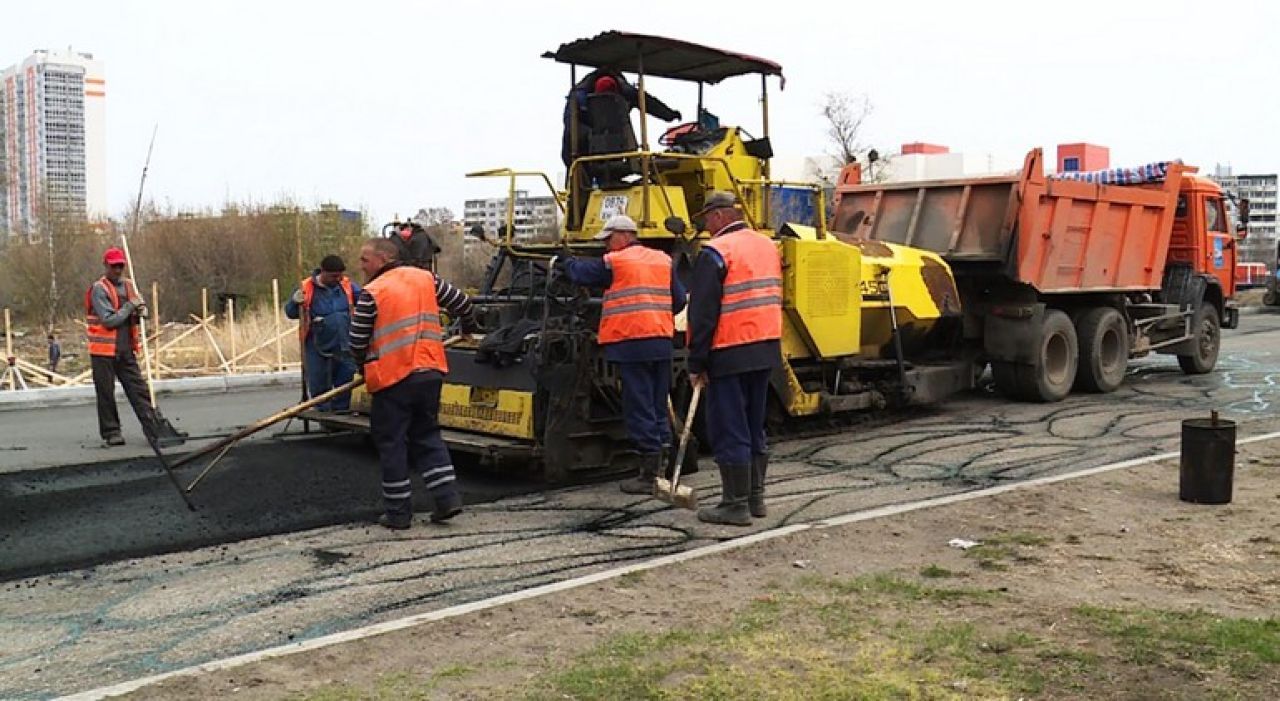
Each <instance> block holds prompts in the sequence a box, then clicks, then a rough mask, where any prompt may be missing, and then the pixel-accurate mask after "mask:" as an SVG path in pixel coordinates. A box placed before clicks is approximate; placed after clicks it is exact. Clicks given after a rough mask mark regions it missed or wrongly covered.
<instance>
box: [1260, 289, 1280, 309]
mask: <svg viewBox="0 0 1280 701" xmlns="http://www.w3.org/2000/svg"><path fill="white" fill-rule="evenodd" d="M1262 303H1263V305H1265V306H1268V307H1280V296H1278V295H1276V291H1275V290H1272V289H1268V290H1267V291H1266V292H1264V293H1262Z"/></svg>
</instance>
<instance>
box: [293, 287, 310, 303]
mask: <svg viewBox="0 0 1280 701" xmlns="http://www.w3.org/2000/svg"><path fill="white" fill-rule="evenodd" d="M289 299H290V300H291V301H292V302H293V303H294V304H302V303H303V302H305V301H307V296H306V295H304V294H303V293H302V288H301V287H299V288H298V289H296V290H294V291H293V296H292V297H290V298H289Z"/></svg>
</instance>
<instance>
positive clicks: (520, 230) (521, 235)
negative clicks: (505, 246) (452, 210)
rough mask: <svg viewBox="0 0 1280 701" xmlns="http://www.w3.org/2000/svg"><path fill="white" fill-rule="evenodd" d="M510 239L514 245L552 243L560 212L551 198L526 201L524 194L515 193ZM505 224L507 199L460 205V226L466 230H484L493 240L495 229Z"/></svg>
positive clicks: (530, 198)
mask: <svg viewBox="0 0 1280 701" xmlns="http://www.w3.org/2000/svg"><path fill="white" fill-rule="evenodd" d="M514 215H515V216H514V227H513V228H514V231H512V238H513V239H515V240H517V241H534V240H547V241H550V240H553V239H554V238H555V235H556V233H557V231H558V229H559V225H560V209H559V207H558V206H557V205H556V200H555V198H554V197H552V196H550V195H548V196H546V197H530V196H529V193H528V192H526V191H524V190H517V191H516V202H515V212H514ZM506 221H507V198H505V197H494V198H489V199H483V200H467V201H466V202H465V203H464V205H463V210H462V222H463V226H464V227H466V228H467V229H470V228H471V227H473V226H475V225H477V224H478V225H480V226H481V227H483V228H484V230H485V233H486V234H488V235H489V236H490V237H496V236H497V235H498V233H499V227H500V226H502V225H504V224H505V223H506Z"/></svg>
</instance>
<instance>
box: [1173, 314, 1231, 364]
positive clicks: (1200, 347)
mask: <svg viewBox="0 0 1280 701" xmlns="http://www.w3.org/2000/svg"><path fill="white" fill-rule="evenodd" d="M1191 331H1192V333H1194V334H1195V338H1194V343H1193V346H1194V348H1195V352H1194V353H1191V354H1190V355H1180V356H1178V365H1179V366H1180V367H1181V368H1182V371H1183V372H1185V373H1187V374H1188V375H1203V374H1205V373H1206V372H1211V371H1212V370H1213V367H1214V366H1215V365H1217V364H1218V348H1219V346H1220V345H1221V344H1222V329H1221V322H1220V321H1219V319H1218V309H1217V308H1216V307H1214V306H1213V305H1212V304H1210V303H1208V302H1205V303H1203V304H1201V305H1200V309H1198V310H1196V314H1195V316H1194V317H1192V318H1191Z"/></svg>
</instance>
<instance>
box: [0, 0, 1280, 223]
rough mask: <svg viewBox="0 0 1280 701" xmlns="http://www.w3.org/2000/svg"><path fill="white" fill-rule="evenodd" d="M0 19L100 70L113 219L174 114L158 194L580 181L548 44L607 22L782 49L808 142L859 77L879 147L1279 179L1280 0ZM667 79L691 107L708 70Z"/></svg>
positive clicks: (215, 5) (787, 140)
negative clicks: (1089, 154)
mask: <svg viewBox="0 0 1280 701" xmlns="http://www.w3.org/2000/svg"><path fill="white" fill-rule="evenodd" d="M642 11H643V12H642ZM0 19H2V20H3V21H2V22H0V67H3V66H7V65H10V64H12V63H17V62H19V61H21V60H22V59H24V58H25V57H26V56H27V55H29V54H30V53H31V51H32V50H34V49H42V48H49V49H53V48H65V47H68V46H70V47H72V48H74V49H75V50H77V51H86V52H91V53H93V54H95V56H96V57H97V58H99V59H101V60H103V61H104V62H105V67H106V81H107V85H106V92H107V97H106V100H107V187H108V201H109V205H110V208H111V211H112V213H113V214H117V215H118V214H120V213H123V212H125V211H127V210H128V209H129V208H130V206H131V202H132V200H133V198H134V197H136V195H137V187H138V177H139V175H140V173H141V169H142V164H143V161H144V158H145V156H146V150H147V141H148V139H149V137H150V135H151V130H152V127H153V125H158V133H157V137H156V146H155V154H154V156H153V158H152V163H151V169H150V172H149V174H148V181H147V193H146V194H147V197H148V198H149V199H153V200H155V201H156V202H157V203H158V204H160V205H161V206H170V207H173V208H175V209H202V208H206V207H213V208H217V207H219V206H220V205H221V204H222V203H224V202H226V201H228V200H230V201H236V202H246V201H252V202H264V203H269V202H275V201H277V200H280V199H282V198H289V199H292V200H293V201H297V202H300V203H303V204H306V205H313V204H318V203H321V202H336V203H338V204H340V205H342V206H344V207H347V208H364V209H366V210H367V211H369V213H370V214H371V216H372V217H373V221H375V222H378V221H385V220H388V219H389V218H391V217H392V216H394V215H397V214H399V215H406V216H407V215H410V214H412V213H414V212H416V211H417V210H418V209H419V208H421V207H432V206H446V207H449V208H451V209H452V210H453V211H454V212H455V213H456V214H458V215H459V216H460V215H461V212H462V203H463V200H464V199H466V198H469V197H487V196H494V195H499V194H501V193H502V192H504V191H505V187H506V185H505V182H498V181H494V180H478V179H468V178H466V177H465V174H466V173H467V172H470V171H476V170H483V169H488V168H496V167H503V166H509V167H512V168H519V169H528V170H543V171H546V172H547V173H548V174H550V175H551V176H552V178H553V179H554V178H555V177H556V175H557V173H562V172H563V166H561V164H560V160H559V152H560V151H559V150H560V132H561V111H562V109H563V105H564V95H565V92H566V91H567V89H568V84H569V71H568V68H567V67H566V66H562V65H560V64H556V63H554V62H552V61H549V60H546V59H542V58H540V57H539V56H540V54H541V53H542V52H544V51H547V50H552V49H555V48H556V47H557V46H558V45H560V44H561V43H565V42H568V41H571V40H573V39H576V38H580V37H586V36H592V35H594V34H596V33H598V32H601V31H606V30H610V29H618V30H624V31H633V32H642V33H651V34H661V35H666V36H672V37H676V38H680V39H684V40H688V41H693V42H697V43H701V44H707V45H710V46H715V47H718V48H724V49H730V50H734V51H739V52H743V53H749V54H753V55H756V56H761V57H764V58H768V59H771V60H774V61H776V62H778V63H780V64H782V66H783V69H784V73H785V75H786V85H785V90H783V91H781V92H779V91H778V85H777V82H776V81H774V82H773V84H772V85H771V86H770V90H771V92H770V100H769V102H770V131H771V135H772V137H773V138H772V141H773V145H774V151H775V152H776V153H778V154H779V155H781V156H787V157H791V158H792V159H798V158H801V157H804V156H813V155H819V154H822V153H824V152H826V151H828V150H829V147H828V145H827V144H826V137H825V135H824V126H823V122H822V119H821V117H820V115H819V108H820V104H821V102H822V100H823V95H824V94H826V93H829V92H843V93H847V94H849V95H854V96H858V95H866V96H867V97H868V99H869V100H870V101H871V103H872V104H873V105H874V108H875V109H874V112H873V114H872V115H871V117H870V119H869V120H868V122H867V125H866V127H865V132H866V140H867V141H868V142H870V143H873V144H875V145H877V146H879V147H880V150H881V151H882V152H893V151H896V150H897V149H898V147H899V146H900V145H901V144H902V143H906V142H912V141H926V142H930V143H939V144H945V145H947V146H949V147H950V148H951V149H952V150H953V151H963V152H978V153H989V154H993V155H994V156H995V157H996V158H997V160H1003V161H1013V162H1017V161H1020V160H1021V156H1022V154H1024V153H1025V152H1026V151H1027V150H1029V149H1030V148H1032V147H1036V146H1042V147H1044V148H1045V149H1046V150H1047V151H1048V152H1049V153H1050V156H1052V149H1053V148H1054V146H1055V145H1056V144H1059V143H1067V142H1078V141H1086V142H1090V143H1096V144H1102V145H1105V146H1108V147H1110V148H1111V161H1112V164H1113V165H1128V164H1138V163H1143V162H1147V161H1153V160H1165V159H1171V158H1182V159H1183V160H1184V161H1186V162H1188V163H1191V164H1195V165H1198V166H1200V167H1201V171H1202V172H1212V170H1213V167H1214V164H1215V163H1221V164H1224V165H1225V164H1231V165H1232V166H1233V167H1234V169H1235V171H1236V172H1237V173H1241V172H1269V173H1274V172H1276V171H1277V170H1280V130H1278V129H1276V128H1275V126H1274V125H1275V124H1276V118H1277V115H1278V114H1280V78H1278V77H1277V76H1278V75H1280V73H1278V71H1277V69H1280V41H1277V33H1280V3H1267V2H1218V3H1204V2H1183V1H1181V0H1164V1H1163V2H1147V1H1145V0H1126V1H1123V2H1122V1H1119V0H1111V1H1110V2H1095V1H1093V0H1080V1H1077V2H1072V3H1032V2H1026V1H1025V0H1023V1H1021V2H981V1H975V2H963V3H962V2H912V1H910V0H895V1H894V2H879V3H863V2H858V3H855V2H848V1H847V0H846V1H844V2H830V3H826V2H810V3H797V4H795V5H788V4H786V3H777V2H769V3H764V2H761V3H758V4H752V3H749V2H746V1H745V0H744V1H743V2H739V3H735V4H724V3H707V4H698V3H689V2H687V1H686V2H668V1H666V0H651V1H649V2H644V3H634V4H632V3H589V2H565V1H560V0H541V1H540V2H528V1H526V2H507V1H506V0H501V1H498V0H493V1H489V2H484V1H480V0H472V1H471V2H455V3H438V2H391V1H382V0H364V1H362V2H351V1H350V0H346V1H344V2H327V1H312V2H305V3H304V2H285V1H275V2H264V1H262V0H257V1H256V2H244V1H242V0H220V1H219V2H199V3H178V2H171V1H170V2H142V1H136V2H101V1H100V0H94V1H82V0H61V1H60V2H57V3H52V2H44V3H36V2H24V3H21V4H13V5H11V6H9V7H6V8H5V11H4V12H3V13H2V15H0ZM649 89H650V90H651V91H652V92H653V93H654V94H655V95H658V96H659V97H661V98H662V99H663V100H664V101H666V102H667V103H668V104H670V105H671V106H672V107H674V108H676V109H680V110H681V111H682V112H684V114H686V115H690V114H692V113H693V112H694V106H695V104H696V88H694V87H693V86H692V85H687V84H679V83H673V82H670V81H660V80H653V81H651V82H650V84H649ZM758 93H759V81H758V79H756V78H739V79H730V80H728V81H725V82H724V83H721V84H720V85H719V86H715V87H710V88H708V90H707V93H706V102H707V105H708V107H709V108H710V109H711V110H712V111H714V112H716V113H717V114H718V115H719V116H720V118H721V121H722V123H737V124H741V125H743V126H745V127H746V128H747V130H748V131H750V132H754V133H757V134H758V133H759V130H760V126H761V125H760V111H759V106H758ZM652 124H653V129H654V131H655V132H656V131H657V130H659V129H660V128H661V126H662V125H661V124H660V123H656V122H655V123H652ZM528 185H529V187H528V189H529V190H530V191H531V193H533V194H538V192H539V189H540V187H541V188H542V189H545V185H543V186H539V184H538V183H537V182H529V183H528Z"/></svg>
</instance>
